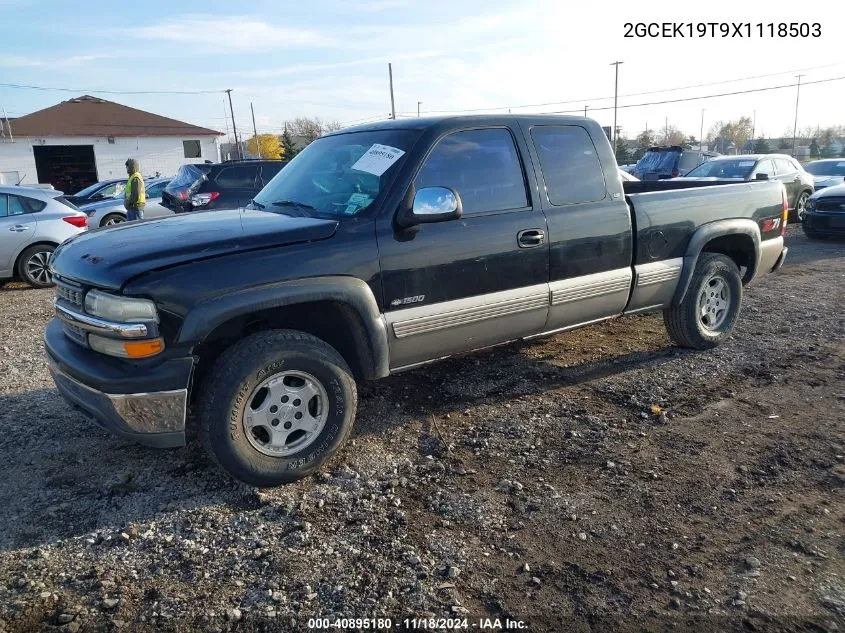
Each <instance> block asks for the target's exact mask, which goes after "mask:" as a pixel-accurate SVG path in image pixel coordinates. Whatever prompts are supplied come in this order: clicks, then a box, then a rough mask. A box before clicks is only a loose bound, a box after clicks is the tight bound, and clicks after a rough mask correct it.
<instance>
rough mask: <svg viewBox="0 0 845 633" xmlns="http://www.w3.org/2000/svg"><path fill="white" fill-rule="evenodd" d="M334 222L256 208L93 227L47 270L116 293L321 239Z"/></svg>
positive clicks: (70, 242)
mask: <svg viewBox="0 0 845 633" xmlns="http://www.w3.org/2000/svg"><path fill="white" fill-rule="evenodd" d="M337 225H338V223H337V221H336V220H320V219H314V218H300V217H291V216H287V215H281V214H279V213H269V212H266V211H257V210H232V211H208V212H199V213H189V214H184V215H178V216H175V217H167V218H162V219H159V220H150V221H145V222H127V223H125V224H120V225H117V226H113V227H108V228H103V229H95V230H93V231H89V232H87V233H85V234H81V235H79V236H77V237H74V238H71V239H70V240H68V241H67V242H65V243H63V244H61V245H60V246H59V247H58V248H56V251H55V252H54V253H53V259H52V261H51V264H50V265H51V267H52V268H53V270H54V271H55V272H56V273H58V274H59V275H61V276H64V277H69V278H71V279H75V280H77V281H80V282H82V283H84V284H88V285H92V286H98V287H100V288H109V289H113V290H119V289H120V288H121V287H122V286H123V284H125V283H126V282H127V281H129V280H130V279H132V278H133V277H136V276H138V275H140V274H142V273H146V272H149V271H152V270H157V269H161V268H168V267H171V266H177V265H179V264H183V263H186V262H193V261H197V260H201V259H210V258H212V257H219V256H221V255H228V254H232V253H238V252H242V251H247V250H257V249H261V248H269V247H274V246H286V245H288V244H296V243H301V242H314V241H318V240H324V239H327V238H330V237H331V236H332V235H334V233H335V231H336V230H337Z"/></svg>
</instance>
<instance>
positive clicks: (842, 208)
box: [816, 197, 845, 213]
mask: <svg viewBox="0 0 845 633" xmlns="http://www.w3.org/2000/svg"><path fill="white" fill-rule="evenodd" d="M816 210H817V211H827V212H829V213H845V198H840V197H836V198H819V199H818V200H816Z"/></svg>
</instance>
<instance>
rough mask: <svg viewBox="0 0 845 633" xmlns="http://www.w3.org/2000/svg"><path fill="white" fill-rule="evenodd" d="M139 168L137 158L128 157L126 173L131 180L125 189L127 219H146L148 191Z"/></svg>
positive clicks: (124, 200)
mask: <svg viewBox="0 0 845 633" xmlns="http://www.w3.org/2000/svg"><path fill="white" fill-rule="evenodd" d="M139 169H140V165H138V161H137V160H135V159H134V158H129V159H127V161H126V173H127V174H129V180H127V181H126V188H125V189H124V190H123V208H124V209H126V219H127V220H130V221H131V220H143V219H144V206H145V205H146V202H147V191H146V189H145V188H144V179H143V178H142V177H141V174H140V173H139Z"/></svg>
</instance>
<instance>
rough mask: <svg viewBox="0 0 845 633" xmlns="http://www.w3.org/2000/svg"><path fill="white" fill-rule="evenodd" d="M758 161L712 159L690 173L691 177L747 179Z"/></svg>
mask: <svg viewBox="0 0 845 633" xmlns="http://www.w3.org/2000/svg"><path fill="white" fill-rule="evenodd" d="M755 164H756V161H754V160H711V161H709V162H706V163H702V164H701V165H699V166H698V167H696V168H695V169H693V170H692V171H691V172H690V173H688V174H687V176H689V177H693V176H697V177H700V178H740V179H742V180H745V179H746V178H748V177H749V176H750V175H751V172H752V170H753V169H754V165H755Z"/></svg>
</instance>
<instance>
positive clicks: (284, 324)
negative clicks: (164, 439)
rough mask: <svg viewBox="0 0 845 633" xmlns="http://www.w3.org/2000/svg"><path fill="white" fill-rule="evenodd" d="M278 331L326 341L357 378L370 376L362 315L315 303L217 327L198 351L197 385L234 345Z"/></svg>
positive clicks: (332, 303)
mask: <svg viewBox="0 0 845 633" xmlns="http://www.w3.org/2000/svg"><path fill="white" fill-rule="evenodd" d="M276 329H288V330H298V331H300V332H305V333H307V334H311V335H312V336H316V337H317V338H319V339H321V340H323V341H325V342H326V343H328V344H329V345H331V346H332V347H334V348H335V349H336V350H337V351H338V353H339V354H340V355H341V356H342V357H343V359H344V360H345V361H346V362H347V364H348V365H349V368H350V369H351V370H352V373H353V374H354V375H355V377H356V378H362V377H364V376H365V375H367V373H368V372H367V371H366V367H367V366H368V364H370V365H369V366H371V364H372V362H373V360H372V353H371V352H370V347H369V345H368V339H367V333H366V330H365V328H364V324H363V322H362V321H361V317H360V316H359V315H358V313H357V312H356V311H355V310H354V309H353V308H352V307H350V306H349V305H347V304H345V303H342V302H340V301H331V300H326V301H312V302H308V303H299V304H293V305H288V306H283V307H279V308H270V309H267V310H260V311H256V312H252V313H250V314H246V315H242V316H237V317H234V318H232V319H230V320H228V321H226V322H225V323H222V324H221V325H219V326H218V327H216V328H215V329H214V330H213V331H212V332H211V333H210V334H209V335H208V336H207V337H206V338H205V340H203V342H202V343H200V344H199V345H197V346H196V348H195V349H194V354H195V355H196V356H197V357H199V362H198V364H197V367H196V369H195V372H194V380H195V382H199V381H201V380H202V378H203V377H204V376H205V374H206V373H207V372H208V370H209V369H210V368H211V366H212V365H213V364H214V362H215V361H216V360H217V358H218V357H219V356H220V354H222V353H223V352H224V351H225V350H226V349H227V348H228V347H230V346H231V345H233V344H235V343H236V342H238V341H239V340H241V339H243V338H244V337H246V336H249V335H250V334H254V333H255V332H261V331H263V330H276ZM196 391H197V390H194V393H196Z"/></svg>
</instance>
